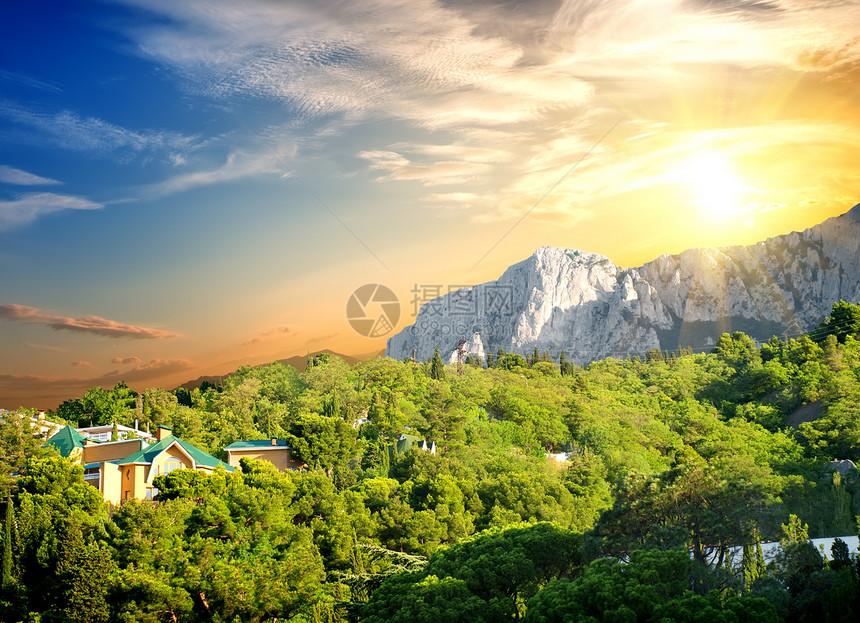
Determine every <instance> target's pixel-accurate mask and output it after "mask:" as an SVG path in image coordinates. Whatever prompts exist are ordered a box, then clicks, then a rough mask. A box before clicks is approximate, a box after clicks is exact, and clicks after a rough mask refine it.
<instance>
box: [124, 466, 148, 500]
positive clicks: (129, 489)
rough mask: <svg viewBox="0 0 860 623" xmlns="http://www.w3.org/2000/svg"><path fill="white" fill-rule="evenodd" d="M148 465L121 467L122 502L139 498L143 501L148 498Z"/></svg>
mask: <svg viewBox="0 0 860 623" xmlns="http://www.w3.org/2000/svg"><path fill="white" fill-rule="evenodd" d="M148 467H149V466H148V465H122V466H121V467H120V471H121V476H120V478H121V480H122V485H121V487H120V493H121V494H120V501H123V502H124V501H125V500H129V499H131V498H137V499H139V500H142V499H144V498H145V496H146V470H147V468H148Z"/></svg>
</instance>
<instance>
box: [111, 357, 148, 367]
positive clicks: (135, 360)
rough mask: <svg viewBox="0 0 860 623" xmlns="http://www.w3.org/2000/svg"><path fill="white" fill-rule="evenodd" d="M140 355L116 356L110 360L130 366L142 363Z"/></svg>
mask: <svg viewBox="0 0 860 623" xmlns="http://www.w3.org/2000/svg"><path fill="white" fill-rule="evenodd" d="M141 361H142V360H141V358H140V357H114V358H113V359H111V360H110V362H111V363H114V364H118V365H122V366H130V365H137V364H140V363H141Z"/></svg>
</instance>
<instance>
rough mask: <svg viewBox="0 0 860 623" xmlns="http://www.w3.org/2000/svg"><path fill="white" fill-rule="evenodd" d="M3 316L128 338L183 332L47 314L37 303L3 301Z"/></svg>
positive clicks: (153, 337)
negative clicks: (38, 307)
mask: <svg viewBox="0 0 860 623" xmlns="http://www.w3.org/2000/svg"><path fill="white" fill-rule="evenodd" d="M0 318H4V319H6V320H11V321H13V322H23V323H25V324H41V325H45V326H47V327H50V328H51V329H54V330H56V331H72V332H75V333H88V334H93V335H99V336H101V337H109V338H128V339H136V340H160V339H166V338H172V337H180V336H179V334H176V333H170V332H168V331H162V330H160V329H151V328H148V327H138V326H134V325H129V324H123V323H121V322H116V321H114V320H107V319H105V318H101V317H99V316H84V317H83V318H70V317H66V316H57V315H53V314H46V313H44V312H42V311H41V310H39V309H37V308H35V307H26V306H24V305H15V304H12V305H0Z"/></svg>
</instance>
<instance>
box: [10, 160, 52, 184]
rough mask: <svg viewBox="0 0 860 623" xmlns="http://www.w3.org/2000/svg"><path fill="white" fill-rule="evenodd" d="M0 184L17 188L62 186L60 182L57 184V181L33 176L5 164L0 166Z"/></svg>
mask: <svg viewBox="0 0 860 623" xmlns="http://www.w3.org/2000/svg"><path fill="white" fill-rule="evenodd" d="M0 183H3V184H15V185H17V186H53V185H55V184H62V182H58V181H57V180H52V179H51V178H48V177H41V176H39V175H34V174H33V173H28V172H27V171H22V170H21V169H16V168H14V167H10V166H7V165H5V164H0Z"/></svg>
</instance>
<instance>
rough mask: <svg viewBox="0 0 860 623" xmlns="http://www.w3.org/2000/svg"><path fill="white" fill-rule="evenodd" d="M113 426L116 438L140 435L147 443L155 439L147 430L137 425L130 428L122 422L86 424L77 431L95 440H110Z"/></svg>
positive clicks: (130, 437) (129, 437)
mask: <svg viewBox="0 0 860 623" xmlns="http://www.w3.org/2000/svg"><path fill="white" fill-rule="evenodd" d="M135 422H137V420H135ZM114 426H116V434H117V438H118V439H132V438H134V437H140V438H141V439H145V440H146V441H147V442H149V443H153V442H154V441H155V436H154V435H152V434H150V433H149V432H147V431H142V430H139V429H138V428H137V426H135V427H134V428H132V427H131V426H123V425H122V424H116V425H114V424H105V425H104V426H87V427H85V428H78V429H77V431H78V432H79V433H80V434H81V435H83V436H84V437H85V438H87V439H94V440H95V441H110V440H111V437H113V429H114Z"/></svg>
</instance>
